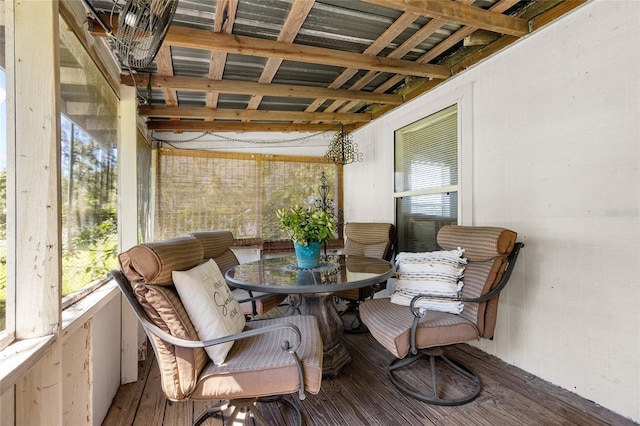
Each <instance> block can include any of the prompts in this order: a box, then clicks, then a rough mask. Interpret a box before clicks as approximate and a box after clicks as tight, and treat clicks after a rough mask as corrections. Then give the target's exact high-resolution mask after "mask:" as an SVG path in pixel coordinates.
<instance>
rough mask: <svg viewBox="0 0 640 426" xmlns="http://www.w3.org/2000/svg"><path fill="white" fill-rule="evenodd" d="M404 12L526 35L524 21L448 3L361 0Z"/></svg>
mask: <svg viewBox="0 0 640 426" xmlns="http://www.w3.org/2000/svg"><path fill="white" fill-rule="evenodd" d="M365 1H366V2H369V3H373V4H377V5H378V6H384V7H388V8H392V9H396V10H402V11H404V12H413V13H416V14H418V15H422V16H428V17H430V18H442V19H444V20H445V21H446V22H451V23H455V24H459V25H464V26H470V27H476V28H481V29H484V30H489V31H493V32H496V33H500V34H509V35H513V36H517V37H521V36H523V35H525V34H527V33H528V32H529V25H528V22H527V20H525V19H522V18H515V17H512V16H507V15H503V14H502V13H498V12H496V11H488V10H484V9H480V8H478V7H474V6H470V5H465V4H461V3H457V2H452V1H450V0H365Z"/></svg>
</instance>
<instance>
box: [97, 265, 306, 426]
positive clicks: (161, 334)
mask: <svg viewBox="0 0 640 426" xmlns="http://www.w3.org/2000/svg"><path fill="white" fill-rule="evenodd" d="M109 275H110V276H111V277H112V278H113V279H114V280H115V281H116V283H117V284H118V287H120V290H121V291H122V294H123V295H124V296H125V299H127V302H128V303H129V305H130V306H131V308H132V309H133V312H134V313H135V315H136V317H137V318H138V320H139V321H140V323H141V324H142V327H143V328H144V330H145V332H146V334H147V336H148V337H149V341H150V342H151V345H152V347H153V350H154V353H155V354H156V358H157V359H158V358H159V357H158V350H157V348H156V346H155V344H154V341H153V339H151V335H153V336H155V337H157V338H158V339H160V340H163V341H165V342H167V343H170V344H172V345H175V346H180V347H185V348H205V347H208V346H213V345H218V344H220V343H225V342H231V341H235V340H240V339H246V338H248V337H252V336H257V335H260V334H265V333H270V332H273V331H275V330H280V329H283V328H284V329H290V330H292V331H293V332H294V341H293V343H292V342H290V341H289V340H287V339H285V340H283V341H282V342H281V343H280V349H281V350H283V351H285V352H288V353H290V354H291V356H292V357H293V358H294V360H295V362H296V366H297V368H298V375H299V377H300V388H299V389H298V392H297V393H298V398H299V399H300V400H304V399H305V397H306V395H305V393H304V374H303V370H302V362H301V361H300V358H299V357H298V355H297V354H296V351H297V350H298V347H299V346H300V343H301V339H302V336H301V333H300V329H299V328H298V327H297V326H295V325H294V324H292V323H283V324H274V325H269V326H265V327H261V328H259V329H255V330H249V331H243V332H240V333H236V334H232V335H229V336H225V337H220V338H217V339H212V340H205V341H201V340H187V339H181V338H179V337H176V336H172V335H171V334H168V333H167V332H165V331H163V330H162V329H161V328H159V327H158V326H156V325H155V324H154V323H153V322H152V321H151V319H150V318H149V316H148V315H147V313H146V312H145V311H144V309H142V307H141V306H140V304H139V303H138V300H137V299H136V297H135V294H134V293H133V288H132V287H131V284H130V283H129V280H128V279H127V278H126V277H125V276H124V274H123V273H122V271H119V270H113V271H111V272H109ZM256 402H265V403H270V402H283V403H285V404H286V405H288V406H289V407H291V408H293V409H294V411H295V412H296V416H297V419H298V423H297V424H298V425H299V426H301V425H302V415H301V413H300V408H299V407H298V406H297V404H295V403H294V402H292V401H289V400H288V399H285V398H284V395H277V396H270V397H260V398H238V399H230V400H227V401H223V402H222V403H220V404H216V405H214V406H213V407H211V408H209V409H208V410H206V411H204V412H203V413H202V414H200V415H199V416H198V417H197V418H196V420H195V421H194V422H193V425H194V426H198V425H200V424H202V423H203V422H204V421H205V420H206V419H207V418H209V417H211V416H216V415H218V414H221V413H222V411H223V410H225V409H226V408H227V407H233V412H232V414H231V417H230V419H229V422H228V424H233V422H234V420H235V418H236V417H237V416H238V414H239V413H241V412H243V411H247V410H248V411H249V412H250V413H251V414H252V415H253V416H254V418H255V420H256V421H257V422H258V423H259V424H262V425H265V426H268V423H267V422H266V420H265V419H264V417H263V416H262V415H261V414H260V412H259V411H258V410H257V408H256V407H255V403H256Z"/></svg>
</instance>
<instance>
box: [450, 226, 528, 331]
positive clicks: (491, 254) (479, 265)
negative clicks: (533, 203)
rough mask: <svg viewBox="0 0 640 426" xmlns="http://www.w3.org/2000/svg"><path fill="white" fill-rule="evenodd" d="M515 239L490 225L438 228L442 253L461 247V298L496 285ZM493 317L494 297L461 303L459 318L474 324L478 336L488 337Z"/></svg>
mask: <svg viewBox="0 0 640 426" xmlns="http://www.w3.org/2000/svg"><path fill="white" fill-rule="evenodd" d="M517 236H518V235H517V234H516V233H515V232H514V231H511V230H509V229H505V228H499V227H493V226H455V225H449V226H444V227H442V228H441V229H440V231H439V232H438V237H437V240H438V244H439V245H440V246H441V247H442V248H443V249H446V250H452V249H454V248H456V247H462V248H463V249H464V255H465V257H466V258H467V260H468V262H469V263H468V264H467V267H466V269H465V273H464V288H463V290H462V296H463V297H467V298H474V297H479V296H481V295H484V294H486V293H488V292H489V291H490V290H491V289H492V288H494V287H495V286H496V285H497V284H498V283H499V282H500V280H501V279H502V276H503V275H504V271H505V269H506V267H507V264H508V260H507V256H508V255H509V254H511V252H512V251H513V247H514V246H515V243H516V238H517ZM497 314H498V297H494V298H493V299H491V300H489V301H487V302H486V303H465V306H464V311H463V312H462V313H461V314H460V315H462V316H464V317H465V318H467V319H468V320H469V321H471V322H473V323H475V324H476V325H477V327H478V329H479V330H480V335H481V336H482V337H485V338H490V337H492V336H493V331H494V329H495V324H496V319H497Z"/></svg>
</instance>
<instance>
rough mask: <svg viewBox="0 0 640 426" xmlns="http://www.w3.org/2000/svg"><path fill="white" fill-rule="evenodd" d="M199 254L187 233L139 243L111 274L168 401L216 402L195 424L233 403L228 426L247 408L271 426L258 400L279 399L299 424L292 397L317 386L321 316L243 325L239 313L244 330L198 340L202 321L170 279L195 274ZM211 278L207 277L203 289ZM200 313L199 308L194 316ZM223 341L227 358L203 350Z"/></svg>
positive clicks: (288, 318) (317, 387)
mask: <svg viewBox="0 0 640 426" xmlns="http://www.w3.org/2000/svg"><path fill="white" fill-rule="evenodd" d="M202 253H203V250H202V246H201V245H200V243H198V241H197V240H196V239H195V238H193V237H189V236H184V237H177V238H173V239H170V240H165V241H161V242H155V243H147V244H140V245H137V246H135V247H133V248H132V249H130V250H128V251H127V252H124V253H121V254H120V255H119V260H120V265H121V269H122V270H114V271H111V273H110V274H111V276H112V277H113V278H114V279H115V281H116V282H117V284H118V286H119V287H120V290H121V291H122V293H123V295H124V296H125V299H126V300H127V302H128V303H129V305H130V306H131V307H132V308H133V311H134V312H135V314H136V316H137V318H138V319H139V321H140V322H141V324H142V326H143V327H144V330H145V332H146V334H147V336H148V338H149V341H150V342H151V345H152V347H153V350H154V353H155V355H156V359H157V362H158V366H159V369H160V376H161V385H162V390H163V392H164V394H165V396H166V398H167V399H169V400H171V401H187V400H208V401H214V402H215V404H214V405H213V406H212V407H211V408H209V409H208V410H206V411H205V412H203V413H202V414H201V415H200V416H198V417H197V418H196V419H195V421H194V422H193V424H194V425H200V424H202V423H203V422H204V421H205V420H206V419H207V418H209V417H211V416H214V415H217V414H220V413H221V412H222V411H223V410H224V409H225V408H227V407H231V408H232V413H231V414H230V417H229V419H228V421H227V424H233V423H234V421H235V419H236V417H237V416H238V414H239V413H241V412H246V411H249V413H250V414H251V415H253V417H254V419H255V420H256V421H257V422H258V423H259V424H263V425H266V424H267V421H266V420H265V419H264V417H263V416H262V415H261V414H260V412H259V410H258V409H257V407H256V403H257V402H265V403H269V402H274V401H279V402H283V403H284V404H286V405H287V406H289V407H290V408H292V409H293V410H294V413H295V415H296V416H297V419H298V423H299V424H302V416H301V413H300V410H299V408H298V406H297V403H296V402H295V399H293V398H290V396H292V395H295V393H297V394H298V398H299V399H304V398H305V392H309V393H312V394H315V393H318V392H319V390H320V384H321V380H322V338H321V337H320V333H319V330H318V325H317V322H316V319H315V318H314V317H312V316H306V315H300V316H295V317H286V318H274V319H268V320H255V321H246V324H245V321H244V317H243V316H242V315H240V317H238V318H242V324H241V325H240V327H243V325H244V327H243V328H242V329H241V331H239V332H234V333H233V334H230V335H224V334H223V335H222V336H220V337H216V338H213V339H204V340H203V339H200V338H199V337H198V332H196V329H197V325H195V324H198V323H199V322H198V321H196V319H199V318H195V317H194V316H193V310H192V315H188V314H187V310H188V309H187V307H188V306H189V304H188V303H184V304H183V301H184V300H185V298H184V297H183V298H181V297H180V295H179V291H178V290H177V288H176V287H175V285H174V282H173V278H172V277H173V275H174V271H187V272H188V273H190V272H191V271H194V270H195V269H198V268H200V267H201V266H203V264H202V262H201V261H202ZM210 263H213V262H210ZM192 268H193V269H192ZM218 274H219V270H218ZM219 277H220V279H219V280H218V281H216V282H217V283H218V284H220V285H222V286H226V283H225V282H224V278H223V277H222V275H219ZM208 283H209V282H208V281H203V286H205V285H207V284H208ZM188 289H189V293H188V294H190V292H191V289H192V287H188ZM182 291H184V288H183V290H182ZM226 292H227V293H226V294H228V300H231V302H230V303H236V304H237V302H236V301H234V300H233V297H231V296H230V294H229V293H228V289H227V290H226ZM221 293H222V292H221ZM192 301H193V300H192ZM216 303H217V302H216ZM212 309H214V310H215V309H216V308H215V306H213V307H212ZM202 311H203V312H204V311H208V310H206V309H203V310H202ZM203 312H200V311H198V314H197V315H196V316H198V317H199V316H201V315H200V314H201V313H203ZM225 315H226V313H225ZM192 320H193V322H192ZM216 328H217V327H216ZM209 331H211V330H207V332H209ZM215 331H216V332H217V331H218V330H215ZM225 344H227V345H229V344H231V348H230V350H229V351H228V353H225V354H224V355H223V356H224V359H223V360H221V361H218V362H217V363H214V361H213V360H212V359H214V358H211V354H208V352H205V350H206V349H205V348H212V347H215V348H218V347H219V346H220V345H225ZM285 397H286V398H285Z"/></svg>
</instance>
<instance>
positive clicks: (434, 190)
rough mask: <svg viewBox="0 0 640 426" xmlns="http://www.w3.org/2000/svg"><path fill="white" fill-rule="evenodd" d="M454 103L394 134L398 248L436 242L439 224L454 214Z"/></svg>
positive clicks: (425, 247)
mask: <svg viewBox="0 0 640 426" xmlns="http://www.w3.org/2000/svg"><path fill="white" fill-rule="evenodd" d="M457 111H458V109H457V105H453V106H451V107H449V108H446V109H444V110H442V111H439V112H437V113H435V114H432V115H430V116H428V117H426V118H424V119H422V120H420V121H418V122H416V123H413V124H410V125H408V126H406V127H404V128H402V129H400V130H398V131H396V135H395V139H396V140H395V177H396V178H395V190H394V192H395V198H396V225H397V228H398V250H399V251H412V252H421V251H430V250H434V249H436V248H437V244H436V234H437V232H438V230H439V229H440V228H441V227H442V226H444V225H446V224H451V223H457V217H458V131H457V129H458V120H457V117H458V113H457Z"/></svg>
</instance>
